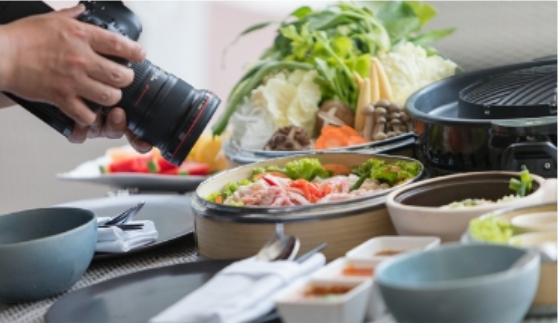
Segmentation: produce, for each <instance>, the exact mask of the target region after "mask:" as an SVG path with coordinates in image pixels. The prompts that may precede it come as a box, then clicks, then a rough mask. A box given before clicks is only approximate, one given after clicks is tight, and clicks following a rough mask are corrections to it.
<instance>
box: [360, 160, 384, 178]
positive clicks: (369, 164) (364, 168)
mask: <svg viewBox="0 0 558 323" xmlns="http://www.w3.org/2000/svg"><path fill="white" fill-rule="evenodd" d="M385 164H386V162H385V161H383V160H381V159H376V158H370V159H368V160H367V161H366V162H364V163H363V164H362V165H360V166H358V167H354V168H353V169H352V172H353V173H354V174H356V175H358V176H362V175H363V174H366V173H368V174H370V173H371V172H372V170H374V169H379V168H381V167H382V166H384V165H385Z"/></svg>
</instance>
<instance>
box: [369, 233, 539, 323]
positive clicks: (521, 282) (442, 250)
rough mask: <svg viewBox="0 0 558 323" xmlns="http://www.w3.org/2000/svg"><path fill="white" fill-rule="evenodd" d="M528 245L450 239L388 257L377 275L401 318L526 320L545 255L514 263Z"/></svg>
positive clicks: (402, 320) (403, 322)
mask: <svg viewBox="0 0 558 323" xmlns="http://www.w3.org/2000/svg"><path fill="white" fill-rule="evenodd" d="M526 252H527V250H524V249H519V248H514V247H510V246H503V245H460V244H455V243H451V244H445V245H442V246H440V247H438V248H434V249H431V250H428V251H418V252H412V253H408V254H402V255H398V256H395V257H393V258H390V259H388V260H385V261H383V262H382V263H380V265H379V266H378V267H377V268H376V272H375V277H376V281H377V282H378V286H379V287H380V291H381V294H382V297H383V299H384V301H385V303H386V306H387V307H388V309H389V311H390V312H391V314H392V315H393V316H394V318H395V319H396V320H397V322H399V323H407V322H429V323H432V322H436V323H437V322H452V323H461V322H471V323H485V322H486V323H488V322H494V323H502V322H507V323H514V322H521V321H522V319H523V318H524V316H525V314H526V313H527V311H528V310H529V307H530V306H531V302H532V301H533V298H534V296H535V292H536V290H537V283H538V280H539V267H540V256H539V255H538V254H534V256H533V257H532V258H531V259H530V260H529V261H527V262H526V263H525V264H523V265H521V266H519V267H516V268H514V269H510V266H511V265H512V264H513V263H514V262H515V261H516V260H518V259H519V258H520V257H521V256H523V255H524V254H525V253H526Z"/></svg>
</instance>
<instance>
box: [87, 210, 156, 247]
mask: <svg viewBox="0 0 558 323" xmlns="http://www.w3.org/2000/svg"><path fill="white" fill-rule="evenodd" d="M109 219H110V217H99V218H97V225H103V224H104V223H105V222H107V221H108V220H109ZM126 224H143V228H141V229H140V230H122V229H120V228H117V227H110V228H97V245H96V246H95V251H97V252H127V251H130V250H132V249H134V248H137V247H141V246H144V245H146V244H148V243H151V242H153V241H155V240H157V238H158V237H159V233H158V232H157V229H156V228H155V224H154V223H153V221H149V220H143V221H130V222H127V223H126Z"/></svg>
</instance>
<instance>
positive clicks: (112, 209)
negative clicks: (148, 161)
mask: <svg viewBox="0 0 558 323" xmlns="http://www.w3.org/2000/svg"><path fill="white" fill-rule="evenodd" d="M141 201H143V202H145V205H144V207H143V208H142V209H141V210H140V212H139V213H138V214H137V215H136V216H135V217H134V220H151V221H153V223H154V224H155V228H156V229H157V232H158V233H159V237H158V238H157V240H156V241H155V242H153V243H151V244H149V245H146V246H143V247H139V248H136V249H132V250H130V251H128V252H125V253H95V256H94V257H93V260H102V259H112V258H119V257H124V256H129V255H133V254H138V253H141V252H144V251H147V250H151V249H154V248H157V247H160V246H162V245H166V244H168V243H171V242H174V241H175V240H176V239H179V238H182V237H185V236H187V235H189V234H191V233H193V232H194V216H193V213H192V209H191V206H190V194H187V195H178V194H176V195H175V194H138V195H130V196H115V197H103V198H96V199H87V200H79V201H73V202H68V203H64V204H58V205H56V206H64V207H77V208H81V209H86V210H90V211H92V212H93V213H94V214H95V215H96V216H98V217H102V216H114V215H116V214H118V213H120V212H122V211H124V210H126V209H127V208H129V207H131V206H134V205H136V204H138V203H139V202H141Z"/></svg>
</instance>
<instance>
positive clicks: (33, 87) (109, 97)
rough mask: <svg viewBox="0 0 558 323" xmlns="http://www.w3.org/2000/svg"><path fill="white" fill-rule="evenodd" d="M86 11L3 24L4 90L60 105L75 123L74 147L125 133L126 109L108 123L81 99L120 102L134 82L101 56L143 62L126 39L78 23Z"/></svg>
mask: <svg viewBox="0 0 558 323" xmlns="http://www.w3.org/2000/svg"><path fill="white" fill-rule="evenodd" d="M83 10H84V7H83V6H82V5H80V6H76V7H73V8H69V9H64V10H60V11H56V12H52V13H48V14H43V15H35V16H31V17H27V18H24V19H20V20H17V21H15V22H13V23H10V24H7V25H3V26H2V28H1V29H0V43H1V44H2V46H0V57H2V59H1V60H0V71H1V75H2V77H1V78H0V88H1V89H2V90H3V91H7V92H11V93H13V94H15V95H17V96H19V97H22V98H25V99H28V100H32V101H40V102H46V103H50V104H53V105H56V106H58V107H59V108H60V109H61V110H62V111H63V112H64V113H65V114H66V115H68V116H69V117H70V118H72V119H73V120H74V121H76V125H75V130H74V133H73V134H72V135H71V136H70V138H69V140H70V141H71V142H83V140H85V138H86V137H90V138H93V137H98V136H107V137H109V138H120V137H121V136H122V135H123V134H124V133H126V121H125V115H124V112H123V110H122V109H113V111H111V113H110V114H109V116H108V118H107V120H106V123H105V120H104V118H102V116H101V115H100V114H98V115H96V114H95V113H94V112H93V111H91V110H90V109H89V108H88V107H87V105H86V104H85V103H84V102H83V100H82V98H84V99H87V100H89V101H92V102H95V103H98V104H100V105H103V106H112V105H114V104H116V103H118V102H119V101H120V99H121V96H122V92H121V90H120V88H123V87H126V86H128V85H129V84H130V83H131V82H132V81H133V77H134V73H133V70H131V69H129V68H127V67H125V66H123V65H121V64H118V63H115V62H113V61H111V60H109V59H107V58H105V57H103V56H101V55H102V54H103V55H111V56H118V57H122V58H124V59H125V60H128V61H142V60H143V59H145V51H144V50H143V49H142V48H141V46H140V45H139V44H137V43H136V42H134V41H132V40H130V39H128V38H126V37H124V36H122V35H119V34H116V33H112V32H109V31H107V30H103V29H101V28H98V27H96V26H92V25H89V24H85V23H82V22H79V21H77V20H76V19H75V18H76V17H77V16H78V15H79V14H81V13H82V12H83ZM113 119H114V122H113V121H111V120H113ZM127 137H128V138H129V140H130V141H131V144H132V145H133V146H135V147H136V148H139V149H140V150H142V151H143V150H146V149H147V147H150V145H148V144H147V143H145V142H142V141H139V139H138V138H136V137H135V136H133V135H132V134H131V133H129V132H128V133H127ZM141 147H143V148H144V149H141ZM147 150H148V149H147Z"/></svg>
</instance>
